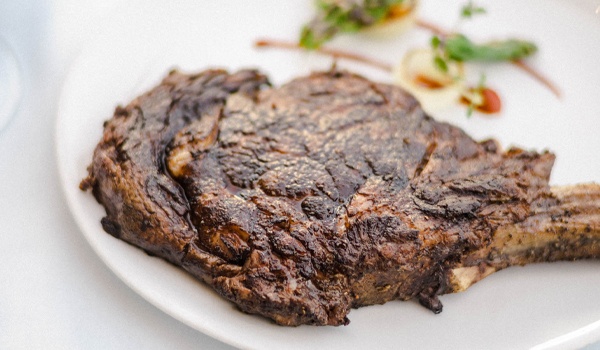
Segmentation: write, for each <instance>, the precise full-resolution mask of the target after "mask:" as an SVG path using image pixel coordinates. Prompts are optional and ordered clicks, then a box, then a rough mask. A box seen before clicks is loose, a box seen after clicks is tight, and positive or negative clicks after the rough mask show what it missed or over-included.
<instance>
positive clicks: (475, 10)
mask: <svg viewBox="0 0 600 350" xmlns="http://www.w3.org/2000/svg"><path fill="white" fill-rule="evenodd" d="M485 12H486V11H485V9H484V8H483V7H480V6H477V5H475V4H474V3H473V1H469V3H468V4H466V5H464V6H463V7H462V9H461V11H460V16H461V17H462V18H472V17H473V16H474V15H479V14H484V13H485Z"/></svg>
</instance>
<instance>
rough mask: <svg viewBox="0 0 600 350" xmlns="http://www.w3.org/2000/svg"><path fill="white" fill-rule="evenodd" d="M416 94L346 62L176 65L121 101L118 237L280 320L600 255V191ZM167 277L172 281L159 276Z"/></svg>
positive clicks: (113, 137)
mask: <svg viewBox="0 0 600 350" xmlns="http://www.w3.org/2000/svg"><path fill="white" fill-rule="evenodd" d="M554 158H555V157H554V155H553V154H552V153H549V152H542V153H537V152H533V151H526V150H522V149H518V148H512V149H509V150H507V151H503V150H502V149H501V148H500V146H499V145H498V143H497V142H496V141H494V140H486V141H482V142H477V141H474V140H473V139H472V138H470V137H469V136H468V135H466V134H465V133H464V132H463V131H462V130H460V129H459V128H456V127H454V126H451V125H449V124H446V123H440V122H436V121H435V120H433V119H432V118H431V117H429V116H428V115H426V114H425V113H424V112H423V110H422V109H421V107H420V105H419V103H418V102H417V101H416V100H415V99H414V98H413V97H412V96H411V95H409V94H408V93H407V92H405V91H404V90H402V89H400V88H398V87H395V86H391V85H385V84H378V83H374V82H372V81H369V80H367V79H365V78H362V77H360V76H357V75H354V74H351V73H348V72H342V71H338V70H336V69H332V70H331V71H329V72H322V73H313V74H311V75H310V76H307V77H301V78H298V79H295V80H293V81H291V82H289V83H287V84H285V85H284V86H282V87H279V88H272V87H270V84H269V82H268V80H267V78H266V77H265V76H264V75H263V74H261V73H259V72H258V71H254V70H242V71H238V72H236V73H232V74H230V73H228V72H226V71H223V70H207V71H204V72H201V73H199V74H194V75H188V74H183V73H180V72H177V71H173V72H171V73H170V74H169V75H168V76H167V77H165V78H164V80H163V81H162V83H160V84H159V85H158V86H156V87H155V88H154V89H152V90H151V91H149V92H147V93H145V94H143V95H142V96H140V97H138V98H136V99H134V100H133V101H132V102H131V103H130V104H129V105H127V106H126V107H117V108H116V110H115V113H114V116H113V117H112V119H110V120H109V121H107V122H106V123H105V125H104V135H103V137H102V140H101V141H100V143H99V144H98V146H97V147H96V150H95V152H94V155H93V161H92V164H91V165H90V167H89V169H88V170H89V176H88V177H87V178H86V179H84V180H83V181H82V183H81V185H80V186H81V188H82V189H84V190H86V189H89V188H91V189H92V190H93V194H94V195H95V197H96V199H97V200H98V201H99V202H100V203H101V204H102V205H103V206H104V207H105V209H106V217H104V218H103V219H102V221H101V223H102V226H103V228H104V230H105V231H106V232H108V233H110V234H111V235H113V236H115V237H117V238H120V239H122V240H124V241H126V242H129V243H131V244H133V245H135V246H137V247H140V248H142V249H144V250H145V251H146V252H148V253H149V254H151V255H155V256H158V257H161V258H164V259H166V260H167V261H169V262H171V263H173V264H175V265H177V266H180V267H182V268H183V269H185V270H186V271H188V272H189V273H190V274H192V275H193V276H195V277H197V278H199V279H201V280H203V281H204V282H206V283H207V284H209V285H210V286H212V287H213V288H214V289H215V290H216V291H217V292H218V293H219V294H220V295H222V296H223V297H225V298H227V299H228V300H230V301H231V302H233V303H235V304H236V305H237V306H238V307H239V308H240V309H241V310H242V311H244V312H247V313H253V314H260V315H263V316H266V317H268V318H271V319H273V320H274V321H275V322H276V323H278V324H281V325H300V324H313V325H345V324H348V322H349V320H348V318H347V315H348V313H349V311H350V310H351V309H352V308H358V307H361V306H366V305H372V304H382V303H385V302H387V301H390V300H395V299H400V300H408V299H413V298H415V299H418V300H419V301H420V302H421V304H423V305H424V306H426V307H427V308H429V309H431V310H432V311H434V312H435V313H438V312H440V311H441V310H442V304H441V303H440V301H439V299H438V296H439V295H441V294H445V293H452V292H457V291H462V290H464V289H466V288H467V287H469V286H470V285H471V284H473V283H475V282H477V281H479V280H480V279H482V278H484V277H485V276H487V275H489V274H490V273H492V272H494V271H497V270H500V269H503V268H506V267H508V266H511V265H524V264H527V263H531V262H539V261H555V260H574V259H585V258H587V259H589V258H595V259H597V258H599V257H600V186H599V185H596V184H587V185H577V186H571V187H562V188H550V187H549V185H548V179H549V176H550V171H551V168H552V165H553V162H554ZM157 278H158V276H157Z"/></svg>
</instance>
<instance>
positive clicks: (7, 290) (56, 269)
mask: <svg viewBox="0 0 600 350" xmlns="http://www.w3.org/2000/svg"><path fill="white" fill-rule="evenodd" d="M116 5H117V1H116V0H102V1H90V0H84V1H78V0H55V1H50V0H38V1H36V0H19V1H12V0H1V1H0V34H1V35H3V36H4V37H5V38H6V39H7V40H8V41H9V42H10V43H11V44H12V45H13V47H14V48H15V50H16V51H17V54H18V56H19V57H20V59H21V62H22V65H23V83H24V92H23V99H22V101H21V104H20V107H19V111H18V114H17V115H16V117H15V118H14V119H13V120H12V122H11V123H10V124H9V125H8V126H7V127H6V128H5V129H4V130H3V131H2V132H0V218H1V220H0V252H1V253H0V259H1V260H2V263H1V264H0V278H1V279H0V281H1V282H0V349H231V347H230V346H228V345H226V344H223V343H221V342H219V341H217V340H214V339H212V338H210V337H208V336H206V335H204V334H202V333H200V332H197V331H195V330H193V329H191V328H189V327H187V326H186V325H184V324H182V323H180V322H178V321H176V320H175V319H173V318H171V317H170V316H168V315H166V314H165V313H163V312H162V311H160V310H158V309H156V308H155V307H154V306H153V305H151V304H149V303H148V302H146V301H145V300H143V299H142V298H141V297H140V296H138V295H137V294H136V293H135V292H133V291H132V290H131V289H129V288H128V287H127V286H126V285H125V284H124V283H123V282H121V281H120V280H119V279H118V278H117V277H116V276H115V275H114V274H113V273H112V272H111V271H110V270H109V269H108V268H107V267H106V266H105V265H104V264H103V263H102V262H101V261H100V259H99V258H98V257H97V256H96V255H95V253H94V252H93V251H92V249H91V248H90V247H89V245H88V243H87V242H86V241H85V239H84V238H83V236H82V235H81V233H80V232H79V229H78V227H77V226H76V224H75V222H74V221H73V219H72V218H71V215H70V213H69V211H68V209H67V206H66V203H65V198H64V196H63V194H62V191H61V188H60V185H59V179H58V171H57V164H56V158H55V147H54V132H55V125H54V124H55V119H56V110H57V105H58V99H59V96H60V91H61V87H62V84H63V81H64V79H65V76H66V74H67V72H68V70H69V66H70V64H71V62H72V61H73V59H74V58H75V57H76V56H77V53H78V52H79V50H80V49H81V47H82V45H83V44H84V43H85V40H86V38H89V37H90V36H91V35H93V33H94V31H96V30H98V28H100V26H101V25H102V18H103V16H105V15H107V14H108V13H109V12H110V11H111V9H112V8H114V7H115V6H116ZM0 78H1V77H0ZM593 348H600V343H596V344H595V345H591V346H589V347H588V349H593Z"/></svg>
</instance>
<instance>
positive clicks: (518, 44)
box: [444, 34, 537, 62]
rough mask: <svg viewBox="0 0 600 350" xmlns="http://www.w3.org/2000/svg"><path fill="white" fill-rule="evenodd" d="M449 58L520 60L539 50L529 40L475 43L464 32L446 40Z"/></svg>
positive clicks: (487, 60) (490, 60)
mask: <svg viewBox="0 0 600 350" xmlns="http://www.w3.org/2000/svg"><path fill="white" fill-rule="evenodd" d="M444 48H445V50H446V53H447V55H448V58H450V59H451V60H455V61H479V62H501V61H513V60H520V59H522V58H525V57H529V56H531V55H533V54H534V53H536V52H537V46H536V45H535V44H534V43H532V42H529V41H525V40H517V39H508V40H503V41H492V42H489V43H485V44H475V43H473V42H472V41H471V40H470V39H469V38H467V37H466V36H464V35H462V34H457V35H452V36H450V37H449V38H447V39H446V40H445V41H444Z"/></svg>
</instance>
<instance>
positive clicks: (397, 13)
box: [300, 0, 416, 50]
mask: <svg viewBox="0 0 600 350" xmlns="http://www.w3.org/2000/svg"><path fill="white" fill-rule="evenodd" d="M415 3H416V1H415V0H364V1H357V0H317V7H318V13H317V16H316V17H315V18H314V19H313V20H312V21H311V22H310V23H308V24H307V25H305V26H304V27H303V28H302V33H301V35H300V46H302V47H304V48H307V49H311V50H314V49H317V48H319V47H320V46H321V45H322V44H323V43H325V42H327V41H329V40H331V39H332V38H333V37H334V36H335V35H337V34H338V33H343V32H357V31H359V30H361V29H364V28H368V27H372V26H374V25H377V24H381V23H383V22H385V21H386V20H389V19H395V18H400V17H402V16H403V15H405V14H406V13H408V12H410V11H411V10H412V9H413V8H414V6H415Z"/></svg>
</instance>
